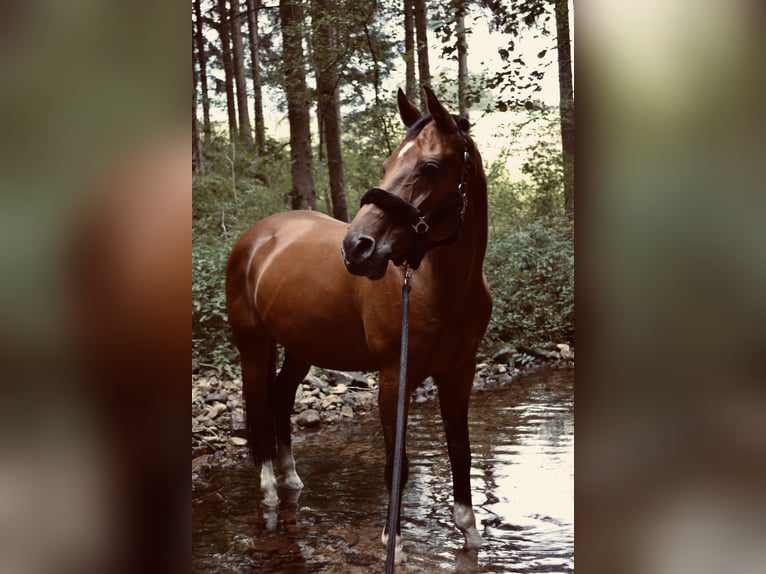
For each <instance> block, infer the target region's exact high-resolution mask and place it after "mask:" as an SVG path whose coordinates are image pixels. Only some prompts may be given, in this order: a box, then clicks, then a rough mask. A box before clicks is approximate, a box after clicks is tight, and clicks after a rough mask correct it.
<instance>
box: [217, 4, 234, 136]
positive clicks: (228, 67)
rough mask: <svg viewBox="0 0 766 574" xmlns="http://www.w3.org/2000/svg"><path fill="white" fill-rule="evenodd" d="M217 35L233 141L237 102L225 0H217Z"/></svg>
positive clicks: (230, 132)
mask: <svg viewBox="0 0 766 574" xmlns="http://www.w3.org/2000/svg"><path fill="white" fill-rule="evenodd" d="M218 18H219V20H218V35H219V37H220V39H221V59H222V60H223V71H224V77H225V79H224V82H225V85H226V112H227V115H228V118H229V140H230V141H232V142H233V141H235V140H236V139H237V136H238V131H237V107H236V106H237V104H236V101H235V99H234V70H233V65H232V59H231V43H230V41H229V14H228V11H227V10H226V0H218Z"/></svg>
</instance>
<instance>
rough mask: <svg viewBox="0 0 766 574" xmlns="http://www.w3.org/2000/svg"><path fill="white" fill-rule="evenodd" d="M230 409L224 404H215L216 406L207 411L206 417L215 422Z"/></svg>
mask: <svg viewBox="0 0 766 574" xmlns="http://www.w3.org/2000/svg"><path fill="white" fill-rule="evenodd" d="M227 410H229V409H228V407H227V406H226V405H225V404H223V403H215V404H214V405H211V406H210V408H209V409H208V411H207V414H206V415H205V417H206V418H207V419H208V420H213V419H216V418H218V417H219V416H220V415H221V414H222V413H224V412H226V411H227Z"/></svg>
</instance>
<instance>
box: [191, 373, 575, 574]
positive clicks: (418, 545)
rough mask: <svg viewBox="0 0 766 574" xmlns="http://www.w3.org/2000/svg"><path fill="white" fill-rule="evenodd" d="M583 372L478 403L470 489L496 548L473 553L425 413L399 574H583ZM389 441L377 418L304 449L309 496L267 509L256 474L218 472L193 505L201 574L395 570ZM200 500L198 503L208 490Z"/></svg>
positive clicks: (414, 421) (541, 379) (426, 410)
mask: <svg viewBox="0 0 766 574" xmlns="http://www.w3.org/2000/svg"><path fill="white" fill-rule="evenodd" d="M573 378H574V377H573V372H572V371H571V370H552V371H550V370H549V371H541V372H538V373H534V374H532V375H529V376H527V377H524V378H520V379H516V380H514V381H513V382H510V383H507V384H504V385H499V386H488V387H487V388H486V389H484V390H481V391H477V392H476V393H475V394H474V396H473V398H472V402H471V412H470V417H469V418H470V421H471V423H470V425H471V426H470V432H471V442H472V451H473V463H472V472H471V484H472V489H473V496H474V509H475V511H476V518H477V522H478V524H479V531H480V532H481V533H482V536H484V538H485V540H486V541H487V543H486V545H485V546H484V547H483V548H482V549H481V550H479V551H478V552H475V551H473V552H471V551H464V550H462V548H461V546H462V543H463V538H462V535H461V534H460V533H459V531H458V530H457V529H456V528H455V527H454V525H453V523H452V516H451V504H452V485H451V477H450V468H449V461H448V459H447V449H446V445H445V443H444V432H443V428H442V425H441V419H440V416H439V410H438V405H437V404H435V403H427V404H423V405H413V408H412V412H411V417H410V422H409V426H408V452H409V456H410V464H411V467H410V468H411V472H410V481H409V483H408V485H407V488H406V491H405V495H404V500H403V507H402V512H403V517H404V520H403V525H402V528H403V535H404V537H405V551H406V553H407V556H408V560H407V562H406V563H405V564H404V565H402V566H401V567H399V568H398V571H400V572H408V573H432V572H434V573H435V572H440V573H441V572H456V573H457V572H459V573H461V574H470V573H479V572H481V573H488V572H573V571H574V536H573V523H574V502H573V492H574V490H573V482H574V481H573V479H574V446H573V431H574V413H573ZM381 445H382V436H381V432H380V429H379V424H378V421H377V417H375V416H368V417H366V418H364V419H363V420H361V421H359V422H358V423H357V424H355V425H354V426H352V427H351V428H344V429H326V430H323V431H321V432H318V433H302V434H299V435H297V437H296V440H295V452H296V460H297V463H298V470H299V472H300V474H301V477H302V478H303V481H304V483H305V485H306V487H305V488H304V489H303V491H302V492H300V493H295V492H294V493H292V494H293V498H292V499H291V500H288V499H286V495H287V494H288V493H287V492H282V493H281V496H282V498H283V502H281V503H280V507H279V508H278V509H264V508H262V507H261V505H260V491H259V488H258V480H257V474H256V473H255V471H254V469H253V468H252V467H251V466H250V465H243V466H238V467H236V468H230V469H221V470H218V471H217V472H216V473H215V475H214V476H213V477H212V482H211V484H210V486H209V487H208V488H205V489H201V491H199V492H196V493H195V495H194V499H193V527H194V548H193V559H194V572H200V573H203V572H259V573H260V572H263V573H278V572H323V573H334V572H338V573H340V572H344V573H345V572H347V573H352V574H353V573H355V572H359V573H368V572H375V571H381V572H382V570H383V560H384V558H385V549H384V547H383V546H382V544H380V531H381V529H382V527H383V523H384V521H385V511H386V504H387V500H386V493H385V488H384V487H383V453H382V450H381ZM198 490H200V489H198Z"/></svg>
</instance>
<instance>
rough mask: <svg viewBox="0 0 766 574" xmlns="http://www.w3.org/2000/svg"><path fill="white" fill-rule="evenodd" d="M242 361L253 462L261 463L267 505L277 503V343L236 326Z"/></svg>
mask: <svg viewBox="0 0 766 574" xmlns="http://www.w3.org/2000/svg"><path fill="white" fill-rule="evenodd" d="M233 331H234V335H235V341H236V344H237V348H238V349H239V354H240V361H241V364H242V394H243V396H244V400H245V422H246V433H247V442H248V446H249V448H250V453H251V454H252V457H253V462H255V464H256V466H260V467H261V490H262V491H263V500H264V503H265V504H267V505H275V504H277V502H278V501H279V499H278V497H277V479H276V476H275V474H274V469H273V466H272V462H271V461H272V459H274V458H275V457H276V454H277V452H276V451H277V449H276V435H275V429H274V421H275V417H274V411H273V403H274V400H273V396H272V394H273V393H272V389H273V388H274V372H275V370H276V343H275V342H274V340H273V339H271V338H270V337H268V336H267V335H265V334H263V333H260V332H257V331H255V330H248V331H246V332H245V331H242V330H238V329H233Z"/></svg>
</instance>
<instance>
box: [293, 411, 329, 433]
mask: <svg viewBox="0 0 766 574" xmlns="http://www.w3.org/2000/svg"><path fill="white" fill-rule="evenodd" d="M321 420H322V419H321V418H320V416H319V411H316V410H314V409H307V410H305V411H303V412H302V413H300V414H299V415H298V418H297V419H295V422H296V423H298V424H299V425H300V426H302V427H304V428H310V427H315V426H317V425H318V424H319V423H320V422H321Z"/></svg>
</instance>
